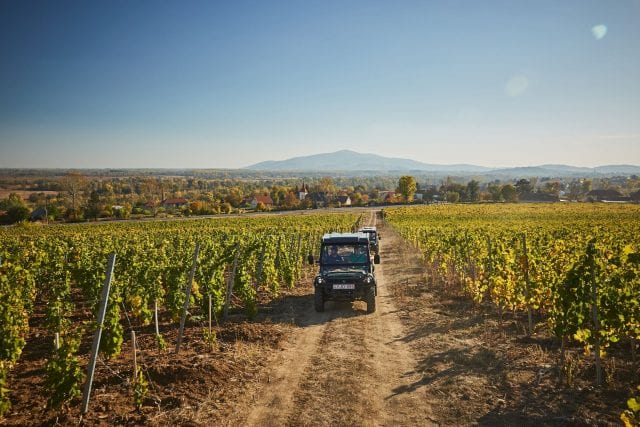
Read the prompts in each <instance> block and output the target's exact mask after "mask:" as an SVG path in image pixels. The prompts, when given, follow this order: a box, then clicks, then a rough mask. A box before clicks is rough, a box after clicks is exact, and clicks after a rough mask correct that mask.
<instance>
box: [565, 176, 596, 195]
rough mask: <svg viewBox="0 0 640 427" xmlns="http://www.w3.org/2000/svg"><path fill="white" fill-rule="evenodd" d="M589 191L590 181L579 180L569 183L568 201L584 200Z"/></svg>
mask: <svg viewBox="0 0 640 427" xmlns="http://www.w3.org/2000/svg"><path fill="white" fill-rule="evenodd" d="M589 191H591V180H589V179H581V180H576V181H571V183H569V192H568V197H569V199H570V200H580V199H582V198H584V197H585V196H586V195H587V193H588V192H589Z"/></svg>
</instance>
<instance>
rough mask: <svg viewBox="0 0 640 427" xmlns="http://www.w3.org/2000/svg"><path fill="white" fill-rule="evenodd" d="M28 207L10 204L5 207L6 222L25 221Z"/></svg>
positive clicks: (27, 217)
mask: <svg viewBox="0 0 640 427" xmlns="http://www.w3.org/2000/svg"><path fill="white" fill-rule="evenodd" d="M30 213H31V212H30V211H29V208H28V207H26V206H11V207H10V208H9V209H7V214H6V215H7V222H8V223H9V224H15V223H16V222H21V221H26V220H28V219H29V215H30Z"/></svg>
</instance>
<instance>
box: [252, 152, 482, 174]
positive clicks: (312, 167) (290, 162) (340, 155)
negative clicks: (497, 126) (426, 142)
mask: <svg viewBox="0 0 640 427" xmlns="http://www.w3.org/2000/svg"><path fill="white" fill-rule="evenodd" d="M245 169H249V170H256V171H308V172H318V171H379V172H391V171H398V172H401V171H429V172H465V173H473V172H487V171H489V170H491V169H490V168H486V167H482V166H474V165H432V164H428V163H422V162H418V161H416V160H411V159H400V158H392V157H383V156H379V155H377V154H364V153H356V152H355V151H350V150H341V151H336V152H334V153H324V154H314V155H311V156H303V157H293V158H291V159H287V160H279V161H274V160H270V161H266V162H260V163H256V164H255V165H251V166H247V167H246V168H245Z"/></svg>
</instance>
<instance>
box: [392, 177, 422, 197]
mask: <svg viewBox="0 0 640 427" xmlns="http://www.w3.org/2000/svg"><path fill="white" fill-rule="evenodd" d="M417 188H418V186H417V184H416V180H415V179H414V178H413V177H412V176H409V175H405V176H401V177H400V179H399V180H398V188H397V189H396V192H397V193H400V194H401V195H402V198H403V199H404V201H406V202H412V201H413V195H414V194H415V193H416V190H417Z"/></svg>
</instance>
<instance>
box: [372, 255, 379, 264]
mask: <svg viewBox="0 0 640 427" xmlns="http://www.w3.org/2000/svg"><path fill="white" fill-rule="evenodd" d="M373 263H374V264H380V255H378V254H375V255H374V256H373Z"/></svg>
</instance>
